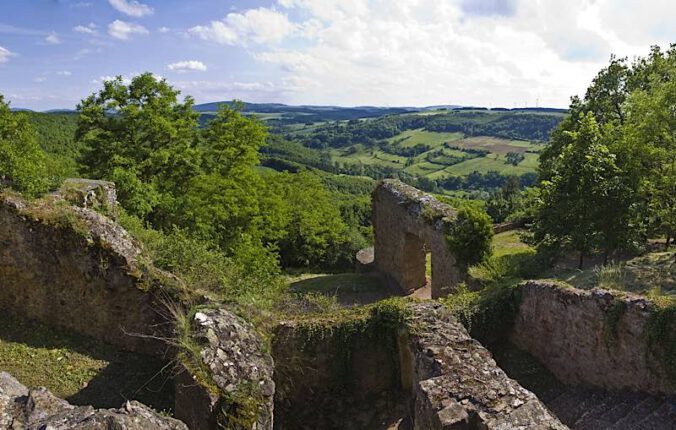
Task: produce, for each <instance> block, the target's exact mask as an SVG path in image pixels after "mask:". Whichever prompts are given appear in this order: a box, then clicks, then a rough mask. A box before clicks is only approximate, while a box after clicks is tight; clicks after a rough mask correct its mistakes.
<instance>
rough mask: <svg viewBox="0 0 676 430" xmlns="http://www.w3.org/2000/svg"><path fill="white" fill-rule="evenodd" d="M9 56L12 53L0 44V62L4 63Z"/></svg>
mask: <svg viewBox="0 0 676 430" xmlns="http://www.w3.org/2000/svg"><path fill="white" fill-rule="evenodd" d="M11 56H12V53H11V52H9V49H6V48H3V47H2V46H0V63H6V62H7V61H9V57H11Z"/></svg>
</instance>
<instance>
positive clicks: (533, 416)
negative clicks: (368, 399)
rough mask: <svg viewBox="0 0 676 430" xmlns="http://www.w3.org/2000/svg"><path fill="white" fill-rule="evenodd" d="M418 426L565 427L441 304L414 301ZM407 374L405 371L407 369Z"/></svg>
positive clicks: (414, 383)
mask: <svg viewBox="0 0 676 430" xmlns="http://www.w3.org/2000/svg"><path fill="white" fill-rule="evenodd" d="M412 309H413V319H412V321H411V325H412V326H413V327H415V330H414V331H412V333H411V335H410V340H409V347H408V348H409V351H410V354H411V356H412V358H411V359H410V360H408V361H409V362H410V363H411V369H410V371H409V372H408V374H409V375H410V378H411V383H410V385H411V386H412V387H413V389H414V393H413V398H414V409H413V417H412V418H413V424H414V428H415V429H416V430H417V429H420V430H423V429H425V430H445V429H455V428H458V429H475V428H476V429H496V430H497V429H518V428H522V429H566V428H567V427H566V426H564V425H563V424H561V422H560V421H559V420H558V418H556V417H554V416H553V415H551V414H550V412H549V411H548V410H547V408H546V407H545V406H544V405H543V404H542V403H541V402H540V400H538V398H537V397H536V396H535V394H533V393H531V392H530V391H528V390H526V389H525V388H523V387H521V386H520V385H519V384H518V383H517V382H516V381H514V380H512V379H510V378H509V377H508V376H507V375H506V374H505V372H503V371H502V369H500V368H499V367H498V366H497V364H496V363H495V361H494V360H493V358H492V356H491V353H490V352H488V351H487V350H486V349H485V348H484V347H483V346H481V344H480V343H479V342H478V341H476V340H474V339H472V338H471V337H470V336H469V334H468V333H467V331H466V330H465V328H464V327H463V326H462V325H461V324H460V323H459V322H457V321H456V320H455V318H453V316H452V315H451V313H450V311H448V309H446V308H444V307H443V306H442V305H440V304H437V303H430V302H428V303H418V304H414V305H412ZM405 374H406V372H405Z"/></svg>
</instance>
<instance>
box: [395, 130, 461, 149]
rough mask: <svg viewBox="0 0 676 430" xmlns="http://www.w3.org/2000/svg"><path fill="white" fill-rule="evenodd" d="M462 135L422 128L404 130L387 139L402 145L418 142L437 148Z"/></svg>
mask: <svg viewBox="0 0 676 430" xmlns="http://www.w3.org/2000/svg"><path fill="white" fill-rule="evenodd" d="M463 137H464V135H463V134H462V133H437V132H433V131H426V130H423V129H416V130H406V131H404V132H403V133H399V134H398V135H396V136H394V137H391V138H390V139H388V141H389V142H390V143H396V142H399V143H401V145H402V146H403V147H406V148H409V147H413V146H415V145H418V144H423V145H428V146H430V147H432V148H437V147H439V146H441V145H443V144H444V143H446V142H452V141H455V140H460V139H462V138H463Z"/></svg>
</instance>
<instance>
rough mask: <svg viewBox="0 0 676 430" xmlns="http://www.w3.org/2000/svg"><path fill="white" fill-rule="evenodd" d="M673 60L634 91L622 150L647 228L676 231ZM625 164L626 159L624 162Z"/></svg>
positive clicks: (671, 234) (675, 63) (667, 233)
mask: <svg viewBox="0 0 676 430" xmlns="http://www.w3.org/2000/svg"><path fill="white" fill-rule="evenodd" d="M675 106H676V61H673V62H672V64H671V66H670V67H669V68H662V70H661V73H660V74H653V75H651V76H650V77H649V85H648V86H647V89H646V90H639V91H636V92H634V93H633V94H632V95H631V97H630V99H629V103H628V112H629V115H628V120H627V125H626V127H625V130H624V135H625V145H626V147H625V148H626V152H628V153H629V155H628V157H627V158H628V159H629V161H630V162H631V168H632V169H633V170H634V172H635V174H636V175H637V176H639V177H640V186H641V191H642V193H643V197H644V201H645V202H646V206H647V213H648V218H649V229H650V232H651V233H653V234H658V235H663V236H665V237H666V245H667V247H668V246H669V242H670V239H671V238H672V237H674V236H675V235H676V110H675ZM628 164H629V163H628Z"/></svg>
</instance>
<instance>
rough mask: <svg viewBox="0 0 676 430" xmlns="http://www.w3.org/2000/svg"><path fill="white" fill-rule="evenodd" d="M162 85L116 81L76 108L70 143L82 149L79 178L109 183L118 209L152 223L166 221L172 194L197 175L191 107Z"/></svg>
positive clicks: (143, 79) (144, 79) (147, 78)
mask: <svg viewBox="0 0 676 430" xmlns="http://www.w3.org/2000/svg"><path fill="white" fill-rule="evenodd" d="M178 96H179V92H178V91H176V90H174V89H173V88H172V87H171V86H170V85H169V84H167V82H166V81H165V80H158V79H156V78H155V77H154V76H153V75H152V74H150V73H144V74H142V75H139V76H136V77H134V78H133V79H132V81H131V83H130V84H129V85H125V83H124V82H123V80H122V77H120V76H118V77H117V78H115V79H113V80H111V81H106V82H104V84H103V89H102V90H101V91H99V92H98V93H95V94H92V95H90V96H89V97H87V98H86V99H84V100H82V102H81V103H80V104H79V105H78V111H79V113H80V115H79V118H78V128H77V133H76V138H77V140H78V141H79V142H81V143H82V144H84V146H85V150H84V154H83V156H82V160H81V161H82V164H83V165H84V169H83V170H84V173H85V174H87V175H89V176H92V177H94V178H105V179H109V180H112V181H114V182H115V183H116V184H117V187H118V196H119V198H120V202H121V203H122V205H123V206H124V207H125V209H127V210H128V211H129V212H131V213H132V214H134V215H137V216H139V217H141V218H144V219H147V220H152V219H157V218H159V219H161V218H163V217H164V216H166V214H165V213H163V212H166V211H171V208H172V207H173V206H174V197H175V194H177V192H180V191H183V190H184V189H185V186H186V185H187V184H188V183H189V182H190V181H189V179H190V178H192V177H193V176H195V175H196V174H197V173H198V172H199V167H200V166H199V160H200V157H199V156H198V148H197V143H198V142H197V135H196V130H197V127H198V121H197V119H198V114H197V113H195V112H194V111H193V109H192V106H193V101H192V99H191V98H190V97H186V98H185V100H184V101H183V102H181V101H179V99H178Z"/></svg>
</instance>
